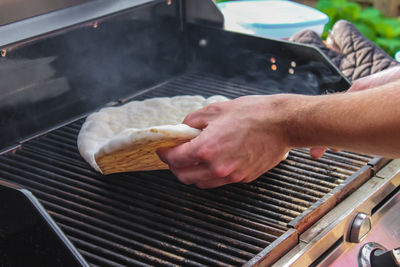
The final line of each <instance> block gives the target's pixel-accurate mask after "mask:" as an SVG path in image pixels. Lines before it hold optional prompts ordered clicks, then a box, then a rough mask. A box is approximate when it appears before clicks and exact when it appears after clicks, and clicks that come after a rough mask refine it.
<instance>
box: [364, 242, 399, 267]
mask: <svg viewBox="0 0 400 267" xmlns="http://www.w3.org/2000/svg"><path fill="white" fill-rule="evenodd" d="M358 266H360V267H380V266H385V267H399V266H400V248H395V249H393V250H389V251H388V250H386V249H385V248H384V247H382V246H381V245H379V244H377V243H374V242H369V243H366V244H365V245H364V246H362V247H361V249H360V251H359V253H358Z"/></svg>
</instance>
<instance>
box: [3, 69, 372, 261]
mask: <svg viewBox="0 0 400 267" xmlns="http://www.w3.org/2000/svg"><path fill="white" fill-rule="evenodd" d="M211 86H212V87H213V90H210V89H208V88H210V87H211ZM238 89H240V91H239V90H238ZM198 92H202V94H205V95H212V94H223V95H226V96H229V97H232V98H234V97H238V96H240V95H247V94H262V93H263V91H262V90H261V89H259V88H251V87H249V86H247V87H245V88H244V86H243V85H241V84H238V83H234V82H229V81H227V80H224V79H223V78H222V77H218V76H216V75H211V74H206V73H187V74H184V75H182V76H180V77H177V78H176V79H173V80H171V81H169V82H167V83H164V84H162V85H160V86H157V87H153V88H151V90H147V91H145V92H144V93H143V94H140V95H137V96H136V97H135V98H134V99H145V98H149V97H157V96H173V95H179V94H183V93H185V94H197V93H198ZM124 101H125V100H123V101H122V102H124ZM82 123H83V119H78V120H77V121H74V122H72V123H70V124H67V125H65V126H63V127H61V128H59V129H56V130H54V131H50V132H49V133H47V134H45V135H43V136H40V137H36V138H33V139H31V140H28V141H26V142H22V143H21V145H20V146H19V147H18V148H16V149H14V150H12V151H10V152H8V153H4V154H3V155H2V156H1V157H0V176H1V177H2V179H5V180H7V181H10V182H15V183H17V184H19V185H21V186H23V187H24V188H27V189H29V190H30V191H31V192H32V193H33V194H34V195H35V196H36V197H37V198H38V199H39V200H40V202H41V203H42V204H43V205H44V207H45V208H46V210H47V211H48V213H49V214H50V215H51V216H52V217H53V219H54V220H55V221H56V223H57V224H58V225H59V226H60V227H61V229H62V230H63V231H64V232H65V234H66V235H67V237H68V238H69V239H70V240H71V241H72V243H73V244H74V245H75V246H76V247H77V248H78V250H79V252H80V253H81V254H82V256H83V257H84V258H85V259H86V260H87V261H88V262H89V264H91V265H96V264H99V265H102V266H121V265H135V266H136V265H140V266H145V265H162V266H172V265H184V266H202V265H208V266H228V265H232V266H238V265H243V264H245V263H246V262H250V263H254V262H257V261H260V262H261V260H260V259H259V258H255V256H256V255H257V254H260V255H262V257H266V256H267V255H270V256H271V255H273V254H271V253H272V252H274V249H275V250H276V249H279V250H282V249H283V250H287V248H290V246H293V244H296V243H297V235H298V233H299V232H301V231H303V230H304V229H306V228H307V227H308V226H309V225H310V224H312V223H313V222H314V221H315V220H316V219H317V218H319V217H320V215H321V214H322V213H323V212H324V211H326V210H327V209H328V208H329V207H333V206H334V205H335V204H336V201H337V200H338V199H340V198H342V197H344V196H345V195H346V194H348V193H349V192H350V190H351V189H347V188H348V187H351V188H354V187H355V186H358V185H360V184H361V183H363V182H364V181H365V180H366V179H368V178H369V177H370V172H371V166H370V165H369V164H368V163H369V162H372V159H373V158H372V157H370V156H366V155H359V154H354V153H348V152H339V153H331V152H327V153H326V155H325V156H324V157H323V158H321V159H319V160H313V159H311V158H310V157H309V155H308V151H307V150H304V149H296V150H293V151H291V152H290V155H289V156H288V158H287V160H285V161H283V162H282V163H281V164H280V165H279V166H277V167H275V168H274V169H273V170H271V171H270V172H268V173H266V174H265V175H263V176H262V177H260V178H259V179H257V180H256V181H254V182H252V183H250V184H236V185H229V186H224V187H222V188H219V189H213V190H200V189H197V188H195V187H192V186H186V185H183V184H180V183H179V182H178V181H177V180H176V178H174V176H173V175H172V174H171V173H170V172H169V171H155V172H140V173H127V174H114V175H111V176H103V175H100V174H98V173H96V172H94V171H93V170H92V169H91V168H90V167H89V166H88V165H87V164H86V163H85V162H84V161H83V160H82V158H81V156H80V155H79V152H78V150H77V147H76V139H77V134H78V132H79V129H80V127H81V124H82ZM344 188H345V189H344ZM285 246H289V247H286V248H285ZM274 253H275V252H274ZM273 258H274V257H269V260H271V259H273ZM252 259H253V260H252ZM251 260H252V261H251Z"/></svg>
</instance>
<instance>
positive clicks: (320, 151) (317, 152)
mask: <svg viewBox="0 0 400 267" xmlns="http://www.w3.org/2000/svg"><path fill="white" fill-rule="evenodd" d="M325 151H326V147H312V148H310V155H311V157H313V158H314V159H318V158H320V157H322V156H323V155H324V153H325Z"/></svg>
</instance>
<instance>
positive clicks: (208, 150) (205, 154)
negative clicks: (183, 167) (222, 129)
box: [197, 145, 215, 162]
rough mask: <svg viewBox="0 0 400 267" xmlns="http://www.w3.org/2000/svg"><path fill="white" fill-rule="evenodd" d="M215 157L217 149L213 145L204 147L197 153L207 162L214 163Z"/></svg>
mask: <svg viewBox="0 0 400 267" xmlns="http://www.w3.org/2000/svg"><path fill="white" fill-rule="evenodd" d="M214 155H215V148H214V147H213V146H211V145H203V146H202V147H200V148H199V150H198V151H197V157H198V158H199V159H200V160H202V161H205V162H209V161H212V160H213V158H214Z"/></svg>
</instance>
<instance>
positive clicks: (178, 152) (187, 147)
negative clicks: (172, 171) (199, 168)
mask: <svg viewBox="0 0 400 267" xmlns="http://www.w3.org/2000/svg"><path fill="white" fill-rule="evenodd" d="M195 139H196V138H195ZM193 140H194V139H192V140H191V141H189V142H186V143H183V144H181V145H179V146H176V147H173V148H160V149H158V150H157V155H158V157H159V158H160V159H161V160H162V161H163V162H165V163H167V164H168V165H169V166H172V167H173V168H182V167H186V166H195V165H198V164H199V163H200V162H199V159H198V158H197V157H196V156H195V153H193V151H196V146H195V144H194V142H195V141H193Z"/></svg>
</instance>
